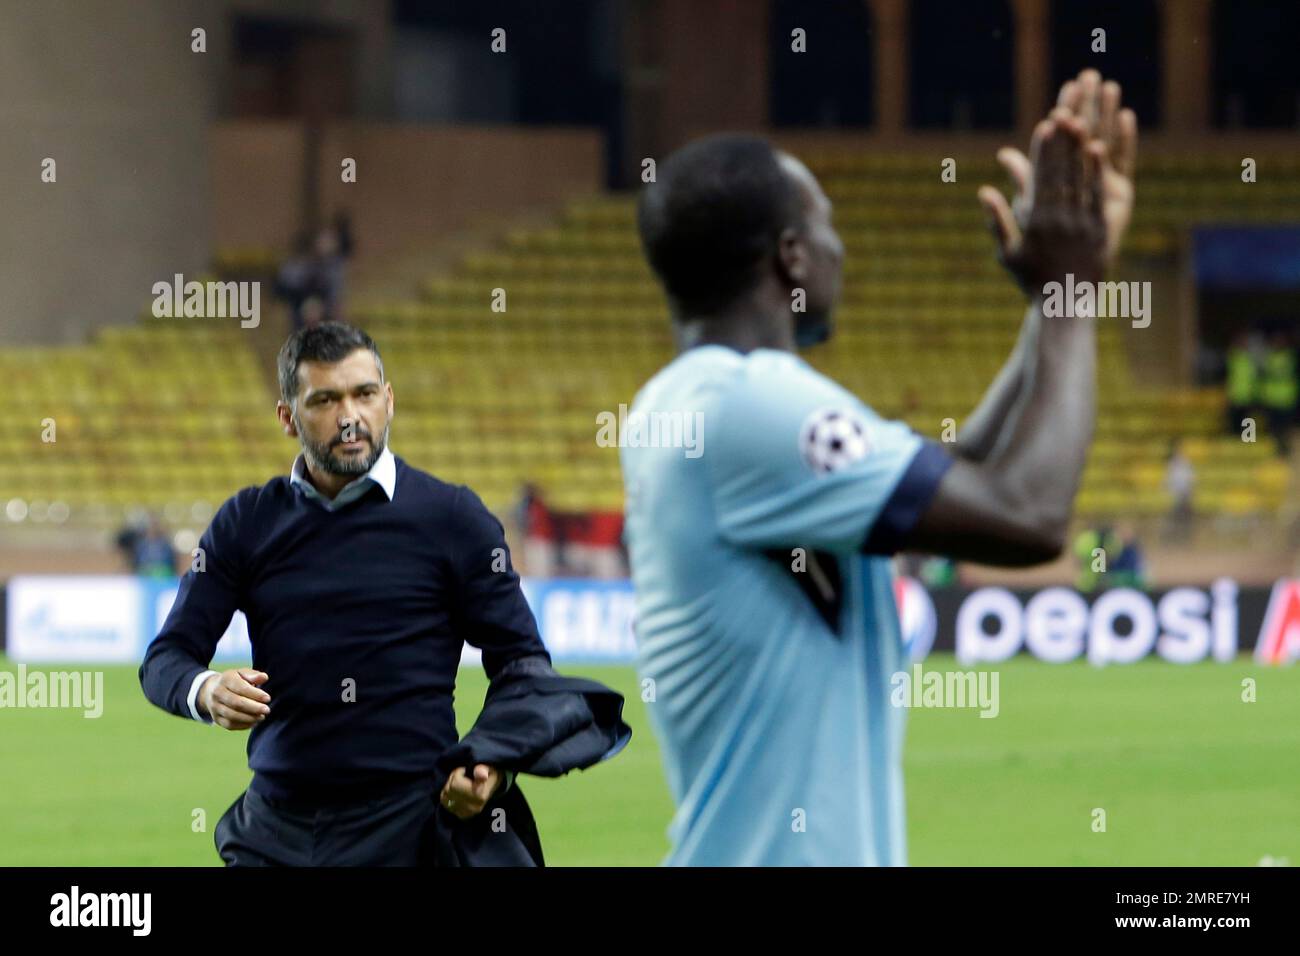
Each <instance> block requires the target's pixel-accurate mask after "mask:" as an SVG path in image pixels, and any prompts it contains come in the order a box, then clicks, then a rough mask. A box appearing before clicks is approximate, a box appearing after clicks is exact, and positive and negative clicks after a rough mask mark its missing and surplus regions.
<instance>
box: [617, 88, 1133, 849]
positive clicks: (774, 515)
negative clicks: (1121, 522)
mask: <svg viewBox="0 0 1300 956" xmlns="http://www.w3.org/2000/svg"><path fill="white" fill-rule="evenodd" d="M1119 99H1120V91H1119V87H1118V86H1117V85H1116V84H1114V83H1106V84H1104V85H1103V84H1102V82H1101V78H1100V76H1099V75H1098V74H1096V72H1095V71H1087V72H1085V73H1084V74H1081V75H1080V77H1079V79H1078V80H1076V81H1072V82H1070V83H1067V84H1066V85H1065V87H1063V88H1062V90H1061V96H1060V100H1059V102H1058V106H1057V108H1056V109H1055V110H1053V112H1052V114H1051V115H1050V116H1049V117H1048V118H1047V119H1045V120H1043V121H1042V122H1041V123H1040V124H1039V125H1038V126H1037V128H1036V129H1035V130H1034V134H1033V139H1032V142H1031V145H1030V152H1029V156H1028V157H1025V156H1024V155H1023V154H1021V153H1019V152H1018V151H1016V150H1012V149H1004V150H1002V151H1000V152H999V160H1000V161H1001V162H1002V163H1003V165H1004V166H1006V167H1007V169H1008V171H1009V172H1010V174H1011V176H1012V178H1013V180H1014V181H1015V183H1016V185H1017V193H1018V194H1017V197H1016V202H1015V205H1014V207H1012V206H1009V205H1008V204H1007V202H1006V200H1005V199H1004V198H1003V197H1002V195H1001V194H1000V193H999V192H998V191H997V190H995V189H993V188H992V187H988V186H986V187H983V188H982V189H981V190H980V201H981V202H982V204H983V205H984V207H985V210H986V211H987V213H988V215H989V218H990V224H991V225H992V227H993V230H994V232H995V234H996V236H997V239H998V243H999V257H1000V259H1001V261H1002V262H1003V263H1004V265H1005V266H1006V267H1007V268H1008V270H1009V271H1010V272H1011V274H1012V275H1013V276H1014V277H1015V279H1016V281H1017V282H1018V283H1019V284H1020V286H1021V287H1022V288H1023V289H1024V290H1025V292H1026V294H1027V295H1028V297H1029V300H1030V305H1029V309H1028V312H1027V315H1026V317H1025V320H1024V325H1023V328H1022V331H1021V335H1020V340H1019V343H1018V345H1017V347H1016V350H1015V353H1014V354H1013V355H1012V357H1011V359H1010V360H1009V361H1008V363H1007V365H1006V366H1005V368H1004V369H1003V370H1002V372H1001V373H1000V374H999V376H998V378H997V379H996V380H995V382H994V383H993V385H992V387H991V388H990V389H989V391H988V393H987V394H986V395H985V397H984V399H983V401H982V402H981V403H980V405H979V407H978V408H977V409H976V410H975V412H974V413H973V414H972V415H971V416H970V417H969V418H968V419H967V422H966V425H965V428H964V429H963V431H962V432H961V434H960V435H959V437H958V440H957V442H956V443H955V445H954V446H953V447H952V448H951V450H947V449H945V448H944V447H942V446H940V445H938V444H935V443H932V442H927V441H924V440H922V439H921V438H920V437H919V436H917V435H916V434H914V433H913V432H911V431H910V430H909V429H908V428H907V427H906V426H905V425H903V424H901V423H899V422H890V421H885V420H882V419H881V418H880V417H879V416H877V415H876V414H875V413H874V412H872V410H871V409H870V408H868V407H867V406H866V405H864V404H863V403H862V402H861V401H859V400H858V399H857V398H855V397H854V396H853V395H852V394H850V393H849V392H847V391H845V390H844V389H843V388H841V387H840V386H838V385H836V384H835V383H834V382H832V381H830V380H829V379H827V378H826V377H825V376H823V375H820V374H819V373H817V372H816V371H814V370H813V369H812V368H811V367H810V366H809V365H807V364H806V363H805V362H804V361H802V360H801V359H800V358H798V357H797V356H796V355H795V350H796V349H797V348H798V347H801V346H806V345H810V344H813V343H816V342H820V341H822V340H824V339H826V338H827V337H828V336H829V334H830V331H831V322H830V312H831V309H832V305H833V303H834V301H835V299H836V297H837V294H838V291H839V284H840V273H841V260H842V257H843V246H842V244H841V242H840V239H839V236H838V235H837V234H836V232H835V229H834V227H833V226H832V225H831V206H830V203H829V202H828V201H827V199H826V197H825V195H824V194H823V193H822V190H821V188H820V186H819V185H818V183H817V181H816V180H815V179H814V177H813V176H812V174H811V173H810V172H809V171H808V170H807V169H806V168H805V167H804V166H803V165H802V164H801V163H800V162H799V161H798V160H796V159H795V158H794V157H792V156H789V155H787V154H784V153H779V152H776V151H774V150H773V149H772V148H771V147H770V146H769V145H768V144H767V143H766V142H764V141H763V140H760V139H756V138H752V137H747V136H717V137H711V138H707V139H703V140H699V141H697V142H694V143H691V144H689V145H687V146H685V147H684V148H682V149H681V150H679V151H678V152H677V153H675V154H673V155H672V156H671V157H669V158H668V159H667V160H666V161H665V162H664V163H662V164H661V165H660V168H659V176H658V181H657V182H656V183H654V184H651V185H649V186H647V187H646V189H645V190H644V192H643V194H642V196H641V203H640V209H639V215H638V220H639V228H640V232H641V239H642V244H643V246H644V249H645V254H646V257H647V258H648V260H649V262H650V264H651V266H652V268H653V269H654V271H655V273H656V274H657V276H658V277H659V279H660V281H661V282H662V284H663V286H664V290H665V293H666V295H667V298H668V302H669V306H670V309H671V312H672V316H673V320H674V327H675V331H676V335H677V340H678V343H679V347H680V350H681V354H680V355H679V356H678V357H677V358H676V359H675V360H674V361H673V362H672V363H671V364H669V365H668V366H667V367H666V368H664V369H663V370H661V371H660V372H659V373H658V374H657V375H656V376H655V377H654V378H653V379H651V380H650V382H649V383H647V384H646V385H645V387H644V388H643V389H642V390H641V391H640V393H639V394H638V395H637V398H636V401H635V403H634V406H633V409H632V411H631V413H630V414H629V415H628V425H629V428H640V429H642V430H643V436H642V439H640V440H633V439H632V438H630V437H628V438H627V440H625V441H621V442H620V444H621V445H622V446H623V450H622V464H623V475H624V482H625V485H626V495H627V515H628V517H627V540H628V546H629V552H630V557H631V566H632V577H633V581H634V583H635V586H636V593H637V625H636V629H637V640H638V646H639V652H640V660H639V667H640V670H641V676H642V678H643V679H648V680H650V681H652V682H653V684H651V685H647V686H652V687H653V689H654V700H653V702H652V703H650V705H649V711H650V717H651V721H652V723H653V725H654V727H655V729H656V732H657V733H658V735H659V737H660V740H661V742H662V746H663V753H664V760H665V763H666V769H667V774H668V781H669V786H670V789H671V791H672V794H673V798H674V801H675V803H676V805H677V813H676V816H675V817H674V819H673V822H672V826H671V827H670V831H669V834H670V837H671V840H672V844H673V849H672V851H671V853H670V856H669V857H668V860H667V862H668V863H670V864H681V865H783V864H795V865H809V864H811V865H872V864H878V865H900V864H904V863H905V862H906V840H905V829H904V812H903V776H902V752H901V745H902V732H903V716H904V714H903V711H902V709H901V708H895V707H892V706H891V705H890V677H891V675H892V674H894V673H895V672H896V671H899V670H903V669H904V668H905V667H906V666H907V665H906V662H905V661H904V660H903V651H902V647H901V642H900V635H899V625H898V615H897V611H896V609H895V605H894V596H893V586H892V570H891V567H890V560H889V557H890V556H891V555H893V554H895V553H897V552H898V551H901V550H904V549H908V550H917V551H924V552H931V553H938V554H944V555H948V556H951V557H952V558H955V559H959V560H970V561H977V562H980V563H985V564H996V565H1006V566H1023V565H1032V564H1036V563H1039V562H1043V561H1047V560H1051V559H1053V558H1055V557H1056V556H1057V555H1058V554H1059V553H1060V552H1061V550H1062V547H1063V544H1064V540H1065V534H1066V528H1067V524H1068V522H1069V519H1070V513H1071V510H1072V507H1073V500H1074V496H1075V492H1076V490H1077V488H1078V485H1079V479H1080V473H1081V472H1082V470H1083V465H1084V459H1085V455H1086V451H1087V448H1088V444H1089V442H1090V440H1091V436H1092V429H1093V421H1094V413H1095V408H1094V406H1095V382H1094V379H1095V363H1096V352H1095V329H1094V319H1093V318H1091V317H1089V316H1081V317H1068V318H1066V317H1062V318H1049V319H1044V318H1043V309H1044V301H1045V296H1046V294H1047V293H1046V291H1045V289H1044V286H1045V285H1046V284H1047V283H1050V282H1054V281H1062V282H1063V281H1064V280H1065V277H1066V275H1067V274H1072V275H1073V277H1074V280H1075V282H1076V286H1077V285H1078V283H1080V282H1095V281H1098V280H1100V279H1101V277H1102V275H1103V272H1104V269H1105V267H1106V265H1107V263H1108V262H1109V261H1110V260H1111V258H1112V257H1113V255H1114V253H1115V250H1116V248H1117V247H1118V243H1119V239H1120V237H1121V235H1122V233H1123V231H1124V229H1125V227H1126V226H1127V224H1128V220H1129V217H1130V214H1131V209H1132V196H1133V191H1132V183H1131V170H1132V164H1133V157H1134V149H1135V142H1136V120H1135V118H1134V116H1133V114H1132V112H1131V111H1128V110H1120V108H1119ZM801 307H802V308H801ZM917 385H918V387H924V385H925V383H924V382H919V383H917ZM692 423H698V425H699V426H701V429H702V430H699V431H697V433H696V436H695V443H694V445H693V448H692V449H691V453H690V454H684V452H683V449H682V448H672V447H664V445H665V442H664V441H662V437H663V436H664V435H665V434H668V435H671V434H683V433H684V430H685V428H687V427H690V426H691V424H692ZM678 429H681V430H680V431H679V430H678ZM656 434H657V435H658V436H659V439H660V440H658V441H656V440H654V436H655V435H656ZM656 445H658V446H659V447H654V446H656Z"/></svg>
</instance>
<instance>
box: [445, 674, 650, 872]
mask: <svg viewBox="0 0 1300 956" xmlns="http://www.w3.org/2000/svg"><path fill="white" fill-rule="evenodd" d="M631 737H632V728H630V727H629V726H628V725H627V724H626V723H624V722H623V697H622V695H621V694H618V693H616V692H614V691H612V690H610V689H609V688H608V687H606V686H605V685H604V684H601V683H598V682H597V681H593V680H586V679H583V678H580V677H564V676H562V675H560V674H557V673H556V672H555V671H554V670H553V669H552V668H551V665H550V664H549V663H548V661H547V659H546V658H545V657H544V656H540V655H538V656H532V657H524V658H519V659H517V660H514V661H511V662H510V663H509V664H507V665H506V666H504V667H503V668H502V669H501V670H500V671H499V672H498V673H497V675H496V677H495V678H494V679H493V681H492V683H491V685H490V686H489V687H488V692H487V698H486V700H485V701H484V704H483V710H482V712H481V713H480V714H479V717H478V720H477V721H475V723H474V727H473V728H472V729H471V730H470V731H469V733H467V734H466V735H465V736H464V737H463V738H462V739H461V741H460V742H459V743H458V744H456V745H455V746H453V747H451V748H450V749H449V750H447V751H446V752H445V753H444V754H443V755H442V756H441V757H440V758H439V759H438V779H437V787H436V789H435V791H434V792H435V793H441V792H442V787H443V785H444V784H445V783H446V780H447V778H448V777H449V776H450V775H451V772H452V771H453V770H455V769H456V768H457V767H473V766H474V765H475V764H480V763H482V764H488V765H489V766H492V767H496V768H497V769H498V770H503V771H505V770H508V771H513V772H515V773H521V774H523V773H529V774H533V775H535V776H538V777H559V776H562V775H564V774H566V773H568V772H569V771H570V770H585V769H586V768H587V767H590V766H592V765H593V764H596V763H599V762H600V761H602V760H607V759H609V758H610V757H612V756H614V755H615V754H616V753H618V752H619V751H620V750H622V749H623V747H624V746H626V745H627V742H628V740H630V739H631ZM432 829H433V834H432V839H433V842H434V846H433V848H432V855H433V860H434V864H435V865H436V866H543V865H545V864H544V861H543V858H542V845H541V840H540V839H539V837H538V834H537V824H536V823H535V822H534V820H533V814H532V810H531V809H529V806H528V801H527V800H525V799H524V795H523V792H522V791H521V790H520V789H519V786H518V783H515V784H514V785H512V786H511V787H509V788H508V789H507V790H506V791H505V793H498V794H497V795H495V796H494V797H493V798H492V799H491V800H490V801H488V804H487V806H485V807H484V808H483V810H482V812H481V813H478V814H477V815H475V816H473V817H471V818H470V819H468V820H461V819H460V818H458V817H457V816H455V815H454V814H453V813H451V812H450V811H449V810H447V809H446V807H444V806H442V803H441V801H439V804H438V811H437V819H436V825H435V826H434V827H433V828H432Z"/></svg>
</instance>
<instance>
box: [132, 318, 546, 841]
mask: <svg viewBox="0 0 1300 956" xmlns="http://www.w3.org/2000/svg"><path fill="white" fill-rule="evenodd" d="M278 366H279V369H278V370H279V379H280V392H281V399H280V401H279V402H278V403H277V405H276V412H277V414H278V416H279V419H280V423H281V425H282V426H283V428H284V432H285V434H286V435H288V436H290V437H294V438H297V439H298V440H299V442H300V444H301V446H302V452H301V454H300V455H299V456H298V458H297V460H296V461H295V462H294V465H293V469H292V473H291V474H290V475H289V476H287V477H286V476H278V477H276V478H273V479H272V480H271V481H269V482H267V483H266V484H265V485H262V486H261V487H257V486H250V487H247V488H244V489H242V490H241V491H239V492H238V493H236V494H235V495H234V496H233V497H231V498H230V499H228V500H227V501H226V502H225V503H224V504H223V505H222V506H221V508H220V509H218V511H217V513H216V515H215V516H214V518H213V519H212V523H211V525H210V526H209V527H208V529H207V531H206V532H205V533H204V535H203V537H202V538H201V539H200V548H201V549H202V550H201V552H199V553H198V554H196V560H195V562H194V568H193V569H192V570H190V571H188V572H187V573H186V574H185V576H184V578H183V579H182V580H181V584H180V590H179V592H178V594H177V597H176V603H175V605H174V606H173V607H172V610H171V613H170V614H169V615H168V616H167V620H166V621H165V622H164V624H163V627H162V630H161V631H160V632H159V634H158V636H157V637H156V638H155V639H154V641H153V642H152V644H151V645H150V647H149V649H148V651H147V653H146V654H145V658H144V662H143V663H142V665H141V667H140V683H141V686H142V687H143V689H144V693H145V696H147V697H148V698H149V700H150V701H152V702H153V703H154V704H156V705H157V706H159V707H161V708H163V709H164V710H167V711H170V712H171V713H173V714H176V715H178V716H181V717H187V718H191V719H193V720H198V721H203V722H206V723H215V724H216V725H217V726H220V727H223V728H225V729H226V730H232V731H244V730H251V731H252V733H251V734H250V735H249V740H248V765H249V768H250V769H251V770H252V771H253V779H252V781H251V783H250V784H249V787H248V790H247V791H246V792H245V793H244V794H242V795H241V796H240V797H239V798H238V799H237V800H236V801H235V803H234V804H233V805H232V806H231V807H230V809H228V810H227V811H226V813H225V814H224V815H223V816H222V818H221V820H220V822H219V823H218V824H217V826H216V831H215V842H216V845H217V849H218V851H219V852H220V854H221V857H222V859H223V860H224V861H225V862H226V863H227V864H228V865H254V866H258V865H289V866H316V865H417V864H424V863H427V862H429V860H430V855H429V854H430V850H429V842H430V839H431V837H430V835H429V831H430V829H431V828H432V825H433V823H432V820H433V817H434V815H435V814H436V812H437V804H436V803H435V800H434V791H435V789H438V788H437V787H436V783H435V780H437V773H436V768H435V764H436V761H437V758H438V756H439V754H441V753H442V752H443V751H444V750H446V749H447V748H449V747H450V746H451V745H453V744H455V743H456V742H457V732H456V722H455V714H454V712H453V709H452V694H453V691H454V688H455V678H456V670H457V666H458V664H459V661H460V657H461V651H462V648H463V643H464V642H465V641H468V642H469V643H470V644H472V645H474V646H475V647H479V648H481V649H482V652H483V663H484V667H485V668H486V670H487V674H488V677H489V678H491V677H493V675H494V674H496V673H497V672H498V671H500V670H501V668H502V667H504V666H505V665H507V664H510V663H512V662H515V661H517V660H518V659H519V658H522V657H528V656H532V655H537V656H538V657H539V658H540V659H541V660H543V661H544V662H545V663H546V664H547V665H548V666H549V663H550V658H549V656H548V655H547V654H546V650H545V648H544V647H543V645H542V642H541V640H540V638H539V637H538V634H537V627H536V622H535V621H534V619H533V615H532V612H531V610H530V609H529V607H528V605H527V604H526V603H525V601H524V597H523V594H522V592H521V591H520V587H519V578H518V576H517V575H516V574H515V573H514V571H513V570H511V566H510V563H509V553H508V551H507V550H506V544H505V539H504V536H503V533H502V528H501V525H500V523H499V522H498V521H497V520H496V519H495V518H494V517H493V516H492V515H491V513H490V512H488V510H487V508H486V507H485V506H484V505H483V503H482V501H480V500H479V498H478V496H477V495H475V494H474V493H473V492H472V491H470V490H469V489H468V488H466V487H463V486H458V485H453V484H447V483H444V482H442V481H439V480H438V479H436V478H434V477H433V476H432V475H429V474H427V473H425V472H423V471H420V470H418V469H416V468H413V467H411V466H410V465H408V464H407V463H406V462H404V461H403V460H402V459H401V458H398V457H396V456H394V455H393V453H392V451H391V450H390V449H389V448H388V431H389V427H390V425H391V422H392V418H393V386H392V383H390V382H387V381H385V379H384V369H383V363H382V360H381V358H380V355H379V350H378V349H377V347H376V346H375V343H374V342H373V341H372V340H371V338H370V337H369V336H368V335H366V334H365V333H364V332H363V331H361V330H359V329H357V328H354V327H352V326H349V325H345V324H342V323H338V322H328V323H323V324H321V325H318V326H316V327H314V328H310V329H302V330H299V331H298V332H295V333H294V334H293V335H292V336H291V337H290V338H289V340H288V341H287V342H286V343H285V344H284V347H283V348H282V349H281V350H280V355H279V362H278ZM237 609H240V610H243V611H244V613H245V615H246V616H247V619H248V633H249V636H250V638H251V641H252V647H253V667H252V668H251V669H249V668H237V669H234V670H227V671H225V672H224V673H217V672H216V671H213V670H210V669H209V666H208V665H209V662H210V661H211V659H212V655H213V653H214V650H215V648H216V645H217V642H218V641H219V640H220V638H221V635H222V634H223V633H224V632H225V630H226V628H227V626H228V625H229V623H230V619H231V616H232V615H233V614H234V612H235V611H236V610H237ZM511 783H512V780H511V779H510V775H509V774H506V773H504V772H502V771H500V770H498V769H497V768H495V767H491V766H487V765H485V764H478V765H476V766H474V767H472V768H469V767H465V768H458V769H456V770H454V771H453V772H451V773H450V775H448V776H447V780H446V783H445V785H443V786H442V787H441V788H440V789H439V796H438V799H439V800H440V801H441V802H442V804H443V806H445V807H447V809H448V810H449V811H450V812H451V813H453V814H455V815H456V816H457V817H459V818H461V819H468V818H469V817H471V816H473V815H475V814H477V813H479V812H480V811H481V810H482V809H483V808H484V806H486V805H487V804H488V802H489V801H490V800H491V799H492V798H493V797H494V796H495V795H497V794H498V793H501V792H503V791H504V789H505V788H508V787H509V786H510V785H511Z"/></svg>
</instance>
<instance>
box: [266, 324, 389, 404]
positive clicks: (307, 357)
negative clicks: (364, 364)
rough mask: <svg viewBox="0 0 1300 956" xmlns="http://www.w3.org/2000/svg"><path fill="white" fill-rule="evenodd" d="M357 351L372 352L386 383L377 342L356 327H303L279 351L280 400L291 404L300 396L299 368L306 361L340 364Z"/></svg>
mask: <svg viewBox="0 0 1300 956" xmlns="http://www.w3.org/2000/svg"><path fill="white" fill-rule="evenodd" d="M357 349H369V350H370V352H371V354H372V355H374V357H375V364H376V365H378V366H379V380H380V381H381V382H382V381H383V380H384V360H383V359H382V358H380V357H379V348H378V347H377V346H376V345H375V343H374V340H373V339H371V338H370V336H368V335H366V333H365V332H363V331H361V330H360V329H358V328H357V327H356V326H352V325H348V324H347V323H346V322H321V323H320V324H319V325H316V326H312V327H310V328H302V329H299V330H298V331H297V332H294V333H293V335H291V336H289V338H288V340H287V341H286V342H285V343H284V345H283V346H281V348H280V357H279V359H277V361H276V367H277V369H278V371H279V374H280V397H281V398H282V399H284V401H285V402H286V403H287V404H289V405H292V404H293V400H294V399H295V398H297V397H298V366H299V365H301V364H302V363H303V362H341V361H343V359H345V358H347V357H348V356H349V355H351V354H352V353H353V352H355V351H356V350H357Z"/></svg>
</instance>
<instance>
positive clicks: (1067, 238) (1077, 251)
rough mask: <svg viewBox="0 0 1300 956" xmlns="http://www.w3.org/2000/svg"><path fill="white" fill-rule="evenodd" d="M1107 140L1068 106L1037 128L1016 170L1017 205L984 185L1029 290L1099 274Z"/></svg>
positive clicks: (1001, 247)
mask: <svg viewBox="0 0 1300 956" xmlns="http://www.w3.org/2000/svg"><path fill="white" fill-rule="evenodd" d="M1105 155H1106V150H1105V146H1104V145H1103V144H1102V143H1101V142H1100V141H1097V140H1092V139H1090V138H1089V136H1088V132H1087V129H1086V123H1085V121H1084V120H1082V119H1080V118H1078V117H1076V116H1074V115H1073V114H1071V113H1070V111H1069V110H1068V109H1066V108H1064V107H1057V109H1055V110H1053V111H1052V115H1051V116H1050V117H1049V118H1047V119H1045V120H1043V121H1042V122H1041V123H1039V124H1038V126H1037V127H1035V128H1034V134H1033V138H1032V140H1031V141H1030V146H1029V157H1028V158H1027V159H1026V160H1025V167H1024V168H1019V164H1018V161H1015V164H1016V165H1017V167H1018V172H1019V175H1017V173H1013V176H1014V177H1015V178H1016V182H1017V186H1018V189H1017V195H1016V199H1015V205H1014V208H1013V207H1009V206H1008V205H1007V202H1006V199H1005V197H1003V195H1002V194H1001V193H1000V192H998V191H997V190H996V189H994V188H993V187H992V186H984V187H982V188H981V189H980V201H981V202H982V203H983V204H984V206H985V209H986V210H987V211H988V212H989V215H990V222H991V225H992V228H993V231H994V234H995V235H996V237H997V241H998V258H999V260H1000V261H1001V262H1002V264H1003V265H1004V266H1006V267H1007V269H1008V270H1009V271H1010V272H1011V274H1012V275H1014V276H1015V277H1016V280H1017V281H1018V282H1019V283H1020V285H1021V287H1022V288H1024V289H1025V291H1026V292H1027V293H1029V294H1030V295H1035V294H1041V293H1042V290H1043V286H1044V285H1046V284H1047V283H1048V282H1054V281H1063V280H1064V278H1065V276H1066V275H1067V274H1073V275H1074V276H1075V278H1076V279H1077V280H1088V281H1097V280H1098V279H1100V278H1101V275H1102V273H1103V271H1104V269H1105V265H1106V261H1107V258H1106V257H1107V242H1106V240H1107V230H1106V220H1105V213H1104V209H1103V202H1104V198H1103V184H1102V164H1103V163H1104V161H1105Z"/></svg>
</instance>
